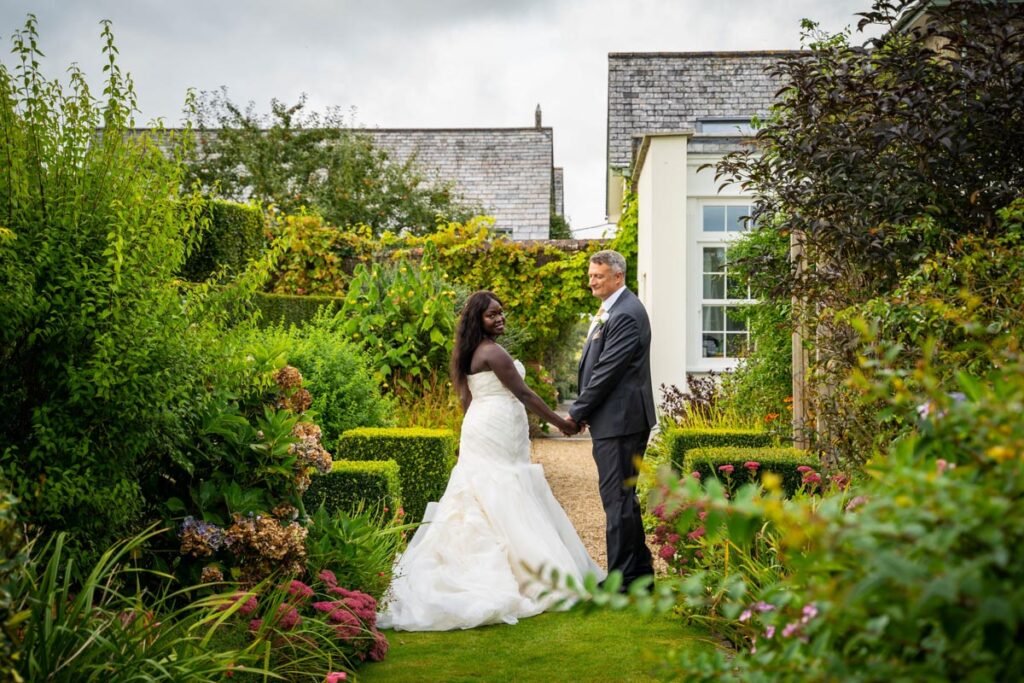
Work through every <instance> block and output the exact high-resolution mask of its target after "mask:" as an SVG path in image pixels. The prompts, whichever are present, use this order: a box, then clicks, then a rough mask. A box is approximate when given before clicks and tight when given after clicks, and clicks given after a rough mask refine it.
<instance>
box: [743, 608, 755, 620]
mask: <svg viewBox="0 0 1024 683" xmlns="http://www.w3.org/2000/svg"><path fill="white" fill-rule="evenodd" d="M752 616H754V613H753V612H751V611H750V610H749V609H745V610H743V614H741V615H740V621H750V617H752Z"/></svg>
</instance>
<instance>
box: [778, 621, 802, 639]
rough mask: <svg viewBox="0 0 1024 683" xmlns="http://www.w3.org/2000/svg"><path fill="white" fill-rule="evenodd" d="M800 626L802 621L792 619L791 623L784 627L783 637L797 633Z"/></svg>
mask: <svg viewBox="0 0 1024 683" xmlns="http://www.w3.org/2000/svg"><path fill="white" fill-rule="evenodd" d="M799 628H800V622H799V621H791V622H790V623H788V624H786V627H785V628H783V629H782V637H783V638H789V637H790V636H791V635H793V634H794V633H796V632H797V629H799Z"/></svg>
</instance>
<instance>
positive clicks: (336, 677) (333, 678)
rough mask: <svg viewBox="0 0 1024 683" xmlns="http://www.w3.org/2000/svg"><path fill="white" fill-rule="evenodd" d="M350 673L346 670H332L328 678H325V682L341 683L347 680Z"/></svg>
mask: <svg viewBox="0 0 1024 683" xmlns="http://www.w3.org/2000/svg"><path fill="white" fill-rule="evenodd" d="M347 680H348V674H347V673H345V672H344V671H332V672H331V673H329V674H327V678H325V679H324V683H341V681H347Z"/></svg>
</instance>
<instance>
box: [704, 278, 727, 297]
mask: <svg viewBox="0 0 1024 683" xmlns="http://www.w3.org/2000/svg"><path fill="white" fill-rule="evenodd" d="M703 298H705V299H724V298H725V276H724V275H705V276H704V297H703Z"/></svg>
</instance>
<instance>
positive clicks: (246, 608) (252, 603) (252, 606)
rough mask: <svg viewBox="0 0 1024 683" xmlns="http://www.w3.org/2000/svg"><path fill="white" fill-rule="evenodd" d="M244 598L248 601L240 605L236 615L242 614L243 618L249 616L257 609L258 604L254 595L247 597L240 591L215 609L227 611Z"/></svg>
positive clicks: (246, 594)
mask: <svg viewBox="0 0 1024 683" xmlns="http://www.w3.org/2000/svg"><path fill="white" fill-rule="evenodd" d="M246 596H248V599H247V600H246V601H245V602H244V603H242V606H241V607H239V608H238V613H239V614H244V615H245V616H249V615H250V614H252V613H253V612H255V611H256V609H257V608H258V607H259V603H258V602H257V601H256V596H255V595H249V594H248V593H243V592H241V591H239V592H237V593H235V594H234V595H232V596H231V598H229V599H228V600H225V601H224V602H222V603H221V604H220V605H218V606H217V609H218V610H219V611H221V612H224V611H226V610H229V609H231V608H232V607H234V606H235V605H237V604H238V603H239V602H241V600H242V598H244V597H246Z"/></svg>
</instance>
